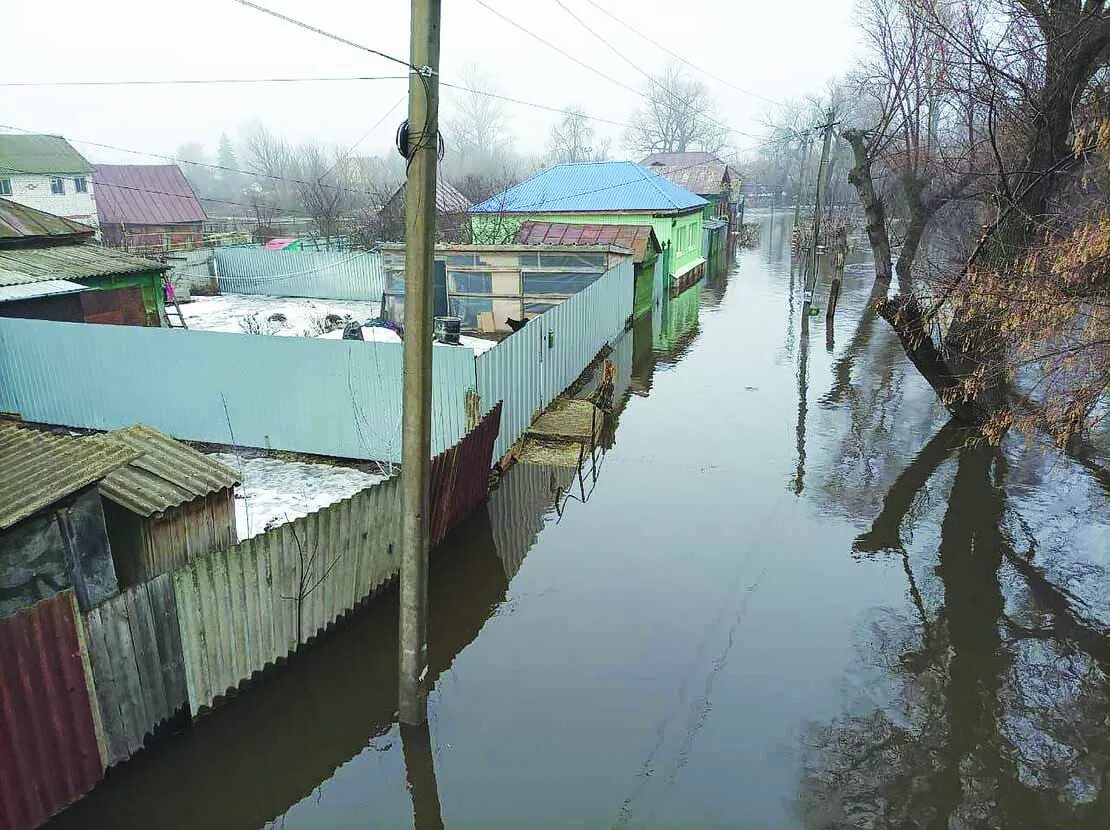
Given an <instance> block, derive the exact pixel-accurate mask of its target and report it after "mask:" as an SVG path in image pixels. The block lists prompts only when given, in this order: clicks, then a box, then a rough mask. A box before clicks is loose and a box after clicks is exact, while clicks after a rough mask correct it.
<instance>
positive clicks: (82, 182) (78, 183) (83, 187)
mask: <svg viewBox="0 0 1110 830" xmlns="http://www.w3.org/2000/svg"><path fill="white" fill-rule="evenodd" d="M73 189H74V190H75V191H76V192H78V193H88V192H89V180H88V179H86V178H85V177H84V176H78V177H77V178H76V179H74V180H73Z"/></svg>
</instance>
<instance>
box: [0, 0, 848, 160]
mask: <svg viewBox="0 0 1110 830" xmlns="http://www.w3.org/2000/svg"><path fill="white" fill-rule="evenodd" d="M486 2H487V3H488V4H489V5H490V6H493V7H495V8H497V9H498V10H500V11H501V12H503V13H504V14H506V15H507V16H509V17H511V18H513V19H515V20H517V21H518V22H520V23H521V24H522V25H524V26H526V27H528V28H529V29H531V30H533V31H535V32H537V33H538V34H540V35H542V36H543V37H544V38H545V39H546V40H549V41H550V42H552V43H554V44H556V45H558V46H559V47H560V48H562V49H563V50H565V51H567V52H570V53H572V54H573V55H575V56H576V57H578V58H580V59H581V60H583V61H585V62H586V63H589V64H591V65H593V66H595V67H597V68H598V69H599V70H601V71H603V72H605V73H606V74H608V75H611V76H612V77H614V78H616V79H618V80H620V81H622V82H624V83H626V84H628V85H630V86H634V87H637V88H638V87H639V86H640V85H641V82H642V81H643V78H642V76H640V75H639V74H638V73H637V72H636V71H635V70H634V69H633V68H632V67H631V66H630V65H629V64H628V63H625V62H624V61H622V60H621V58H620V57H618V56H617V55H615V54H614V53H613V52H612V51H610V50H608V49H606V48H605V46H603V45H602V44H601V42H600V41H598V40H597V39H596V38H595V37H594V36H593V35H591V34H589V33H588V32H587V31H586V30H585V29H583V28H582V27H581V26H580V25H579V24H578V23H577V22H575V20H573V19H572V18H571V17H570V16H569V15H568V14H567V13H566V12H565V11H564V10H563V9H562V8H560V7H559V5H558V4H557V3H556V2H555V0H486ZM563 2H564V4H565V5H566V6H567V7H569V8H570V9H572V10H573V11H574V12H575V13H576V14H578V15H579V16H580V17H581V18H582V19H583V20H584V21H585V22H586V23H588V24H589V25H590V27H591V28H592V29H593V30H594V31H596V32H598V33H599V34H602V35H603V36H604V37H605V39H606V40H607V41H608V42H609V43H611V44H612V45H613V46H614V47H615V48H616V49H617V50H619V51H620V52H621V53H622V54H624V55H626V56H628V57H630V58H632V59H633V60H635V61H636V63H637V64H638V65H639V66H641V67H642V68H643V69H644V70H646V71H649V72H651V71H658V70H659V69H661V68H662V67H663V66H664V64H665V63H666V61H667V56H666V55H665V54H663V53H661V52H660V50H658V49H657V48H656V47H654V46H651V45H650V44H648V43H647V42H645V41H644V40H642V39H641V38H640V37H638V36H637V35H636V34H634V33H633V32H632V31H630V30H628V29H627V28H625V27H623V26H621V25H620V24H618V23H616V22H614V21H613V20H612V19H611V18H608V17H606V16H605V15H603V14H602V13H601V12H600V11H598V9H597V8H596V7H595V6H593V5H591V3H590V2H589V0H563ZM595 2H596V3H597V4H598V5H600V6H602V7H604V8H605V9H607V10H608V11H610V12H611V13H612V14H614V15H615V16H616V17H618V18H620V19H621V20H623V21H626V22H628V23H629V24H631V25H632V26H633V27H635V28H636V29H638V30H639V31H641V32H643V33H644V34H646V35H648V36H649V37H651V38H653V39H655V40H658V41H660V42H662V43H663V44H665V45H666V46H667V47H668V48H670V49H672V50H673V51H675V52H677V53H679V54H681V55H682V56H683V57H685V58H687V59H688V60H690V61H692V62H693V63H695V64H699V65H700V66H702V67H704V68H705V69H707V70H708V71H709V72H711V73H712V74H714V75H716V76H718V77H720V78H723V79H726V80H728V81H729V82H730V83H732V84H735V85H736V86H738V87H742V88H744V89H748V90H752V91H754V92H757V93H759V94H760V95H763V96H766V97H768V98H772V99H776V100H781V99H783V98H795V97H798V96H801V95H804V94H806V93H809V92H812V91H815V90H821V89H823V88H824V86H825V84H826V82H827V81H828V80H829V79H830V78H832V77H834V76H836V75H839V74H841V73H843V71H844V70H845V69H846V67H847V65H848V63H849V62H850V58H851V53H852V52H854V51H855V44H856V42H857V35H856V31H855V29H854V27H853V13H852V0H803V2H786V1H785V0H717V2H704V0H703V2H695V1H694V0H595ZM261 3H262V5H266V6H269V7H270V8H273V9H276V10H278V11H281V12H284V13H285V14H288V15H290V16H292V17H297V18H299V19H302V20H305V21H307V22H310V23H312V24H314V25H316V26H318V27H320V28H323V29H327V30H330V31H334V32H336V33H338V34H342V35H344V36H345V37H347V38H349V39H351V40H355V41H358V42H360V43H364V44H366V45H368V46H372V47H373V48H375V49H379V50H381V51H383V52H387V53H390V54H394V55H397V56H400V57H405V58H407V56H408V20H409V3H408V2H404V0H363V1H362V2H354V1H353V0H314V2H311V3H309V2H304V0H301V2H294V0H261ZM0 5H6V6H8V7H9V8H8V13H7V14H5V15H4V33H3V44H2V47H0V81H4V82H9V83H10V82H40V81H71V80H82V81H94V80H97V81H99V80H124V79H200V78H204V79H213V78H262V77H304V76H327V77H338V76H351V75H355V76H366V75H397V74H398V70H402V68H401V67H398V66H397V65H396V64H392V63H390V62H388V61H385V60H383V59H381V58H378V57H375V56H373V55H370V54H367V53H365V52H361V51H359V50H356V49H353V48H351V47H348V46H344V45H342V44H339V43H335V42H332V41H329V40H326V39H324V38H322V37H320V36H319V35H316V34H313V33H311V32H308V31H304V30H303V29H299V28H297V27H294V26H292V25H290V24H288V23H285V22H282V21H279V20H275V19H273V18H270V17H267V16H266V15H263V14H261V13H259V12H257V11H254V10H251V9H248V8H244V7H243V6H240V5H238V4H236V3H235V2H233V0H189V2H181V1H180V0H176V1H175V2H172V3H171V2H165V1H164V0H96V2H83V1H82V2H78V0H61V1H60V2H53V3H39V2H33V0H0ZM13 5H17V6H18V11H17V12H15V13H13V11H12V9H11V6H13ZM443 6H444V10H443V43H442V49H443V54H442V76H443V79H444V80H445V81H452V80H455V81H457V80H459V79H460V77H461V74H462V72H463V69H464V67H465V66H466V65H467V64H476V65H478V66H479V67H481V69H482V70H483V71H484V72H486V73H487V74H488V75H489V76H491V77H492V78H493V79H494V83H495V85H496V87H497V89H498V91H499V92H501V93H502V94H504V95H508V96H512V97H516V98H523V99H527V100H530V101H535V102H539V103H543V104H546V105H549V106H555V107H568V106H579V107H582V108H584V109H585V110H586V111H587V112H588V113H590V114H591V115H598V116H602V117H606V118H610V119H614V120H617V121H627V119H628V117H629V115H630V113H631V112H632V110H633V109H634V108H635V107H636V106H637V104H638V103H639V99H637V98H636V97H635V96H634V95H633V94H632V93H631V92H629V91H628V90H626V89H622V88H621V87H620V86H617V85H615V84H612V83H610V82H608V81H606V80H603V79H602V78H600V77H598V76H596V75H594V74H592V73H591V72H589V71H587V70H586V69H584V68H582V67H580V66H576V65H575V64H574V63H572V62H571V61H569V60H568V59H567V58H565V57H563V56H562V55H559V54H558V53H556V52H555V51H553V50H550V49H548V48H547V47H545V46H543V45H541V44H540V43H538V42H536V41H535V40H533V39H532V38H530V37H528V36H527V35H525V34H524V33H522V32H520V31H519V30H517V29H514V28H513V27H512V26H511V25H510V24H508V23H506V22H504V21H503V20H500V19H499V18H497V17H496V16H495V15H493V14H492V13H491V12H489V11H488V10H486V9H485V8H483V7H482V6H481V5H479V4H478V3H477V2H476V1H475V0H444V3H443ZM402 71H403V70H402ZM695 74H696V73H695ZM700 77H701V78H702V80H704V81H705V82H706V83H707V84H708V85H709V87H710V89H711V90H712V92H713V94H714V95H715V96H716V99H717V101H718V103H719V105H720V109H721V112H722V113H723V116H724V120H725V121H727V123H728V124H729V125H730V126H732V127H734V128H736V129H738V130H741V131H747V132H752V133H756V132H758V131H759V129H760V119H761V117H762V116H763V114H764V113H765V111H766V109H767V107H768V105H767V104H766V103H765V102H764V101H761V100H759V99H758V98H755V97H753V96H751V95H746V94H744V93H742V92H739V91H737V90H736V89H733V88H730V87H729V86H726V85H725V84H722V83H719V82H718V81H715V80H712V79H710V78H707V77H705V76H700ZM406 89H407V86H406V82H405V81H404V80H378V81H350V82H331V83H304V84H258V85H227V86H224V85H208V86H158V87H83V88H57V87H34V88H12V87H2V86H0V123H2V124H10V125H12V126H15V127H19V128H24V129H29V130H33V131H36V132H52V133H59V134H62V135H65V136H66V137H68V138H70V139H71V140H73V141H74V143H75V144H76V146H77V147H78V149H79V150H80V151H81V152H82V153H84V154H85V155H86V156H87V157H88V158H89V159H90V160H91V161H94V162H95V161H104V162H122V161H128V162H132V163H143V162H156V161H157V159H154V158H151V157H149V156H142V155H126V154H121V153H118V152H114V151H111V150H105V149H101V148H97V147H95V146H91V145H89V144H85V143H82V142H81V140H82V139H83V140H86V141H92V142H100V143H103V144H113V145H119V146H121V147H125V148H128V149H136V150H141V151H146V152H152V153H165V154H172V153H173V152H174V150H175V149H176V148H177V147H178V146H179V145H181V144H183V143H185V142H187V141H200V142H203V143H204V144H205V145H206V146H207V147H208V148H209V150H210V151H213V152H214V150H215V147H216V143H217V141H218V138H219V135H220V133H221V131H226V132H228V133H229V134H231V135H232V136H235V135H236V134H237V132H238V129H239V127H240V126H241V125H242V124H243V123H244V122H248V121H251V120H253V119H259V120H261V121H263V122H264V123H265V124H266V125H267V126H269V127H270V128H271V129H273V130H275V131H277V132H279V133H282V134H284V135H286V136H287V137H289V138H290V139H292V140H295V141H300V140H306V139H318V140H321V141H324V142H326V143H329V144H331V143H335V144H342V145H345V146H349V145H352V144H354V142H355V141H356V140H358V139H359V138H360V137H362V136H363V135H364V134H365V133H366V131H367V129H369V127H370V126H371V125H372V124H373V123H374V122H376V121H378V120H379V119H380V118H382V117H383V116H384V115H386V113H387V112H388V111H389V110H390V108H391V107H393V106H394V105H396V104H398V102H400V101H401V100H402V99H403V97H404V95H405V94H406ZM452 94H453V93H452V92H451V91H450V90H445V91H444V103H443V106H442V113H443V114H444V115H445V116H446V115H447V114H448V113H449V112H450V106H451V95H452ZM507 106H508V107H509V115H510V121H511V124H512V133H513V136H514V139H515V144H516V146H517V148H518V149H519V151H520V152H522V153H535V152H540V151H542V150H543V148H544V145H545V142H546V136H547V132H548V130H549V129H550V126H551V124H552V122H553V121H554V119H555V118H556V116H554V115H551V114H547V113H544V112H541V111H538V110H535V109H532V108H528V107H522V106H518V105H507ZM403 117H404V106H403V105H400V106H397V107H396V108H395V109H394V110H393V111H392V113H391V114H389V115H388V117H386V118H385V120H384V121H383V122H382V124H381V126H380V127H378V128H377V129H376V130H374V131H372V132H371V134H370V135H368V136H367V137H366V138H365V139H364V140H363V141H362V143H361V144H360V145H359V150H360V151H361V152H366V153H371V152H377V151H380V150H382V149H385V148H386V147H388V146H390V144H391V141H392V134H393V132H394V130H395V128H396V126H397V124H398V123H399V121H400V120H401V119H402V118H403ZM599 129H601V130H602V132H604V133H605V134H607V135H610V136H611V137H612V139H613V146H614V148H615V149H617V151H618V153H619V152H620V151H621V150H622V149H623V147H622V141H621V138H622V130H621V129H620V128H618V127H600V128H599ZM445 137H446V138H447V140H448V143H449V142H450V136H445ZM733 143H734V145H735V146H737V147H739V148H744V147H750V146H751V145H752V144H753V143H755V142H754V141H753V139H752V138H750V137H747V136H744V135H741V134H735V135H734V136H733Z"/></svg>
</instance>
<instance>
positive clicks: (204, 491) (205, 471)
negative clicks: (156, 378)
mask: <svg viewBox="0 0 1110 830" xmlns="http://www.w3.org/2000/svg"><path fill="white" fill-rule="evenodd" d="M85 440H86V441H89V442H92V443H94V444H97V443H100V444H119V445H123V446H126V447H128V448H129V449H131V450H133V451H135V452H137V453H139V455H138V456H137V457H136V458H135V459H134V460H132V461H131V462H129V463H128V464H126V465H125V466H123V467H120V468H119V469H117V470H114V471H112V472H111V473H109V474H108V475H107V476H105V477H104V479H103V480H102V481H101V482H100V494H101V495H102V496H104V497H105V498H107V499H110V500H111V501H113V502H115V503H116V504H118V505H119V506H120V507H123V508H125V509H127V510H130V511H131V512H132V513H136V514H138V515H140V516H152V515H154V514H155V513H161V512H163V511H165V510H168V509H170V508H171V507H177V506H178V505H181V504H185V503H186V502H189V501H192V500H193V499H196V498H202V497H204V496H207V495H209V494H211V493H217V492H219V491H220V490H225V489H227V488H229V487H234V486H235V485H236V484H238V483H239V477H238V476H237V475H236V474H235V472H234V471H233V470H232V469H231V468H230V467H228V466H226V465H224V464H221V463H220V462H219V461H216V460H214V459H212V458H209V457H208V456H206V455H204V453H201V452H197V451H196V450H194V449H193V448H192V447H190V446H187V445H186V444H183V443H181V442H180V441H175V440H174V439H173V438H170V437H169V436H167V435H163V434H162V433H161V432H159V431H158V430H156V429H151V428H150V427H148V426H143V425H142V424H136V425H134V426H130V427H127V428H125V429H117V430H114V431H112V432H108V433H105V434H103V435H94V436H90V437H89V438H86V439H85Z"/></svg>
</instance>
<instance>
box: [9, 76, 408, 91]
mask: <svg viewBox="0 0 1110 830" xmlns="http://www.w3.org/2000/svg"><path fill="white" fill-rule="evenodd" d="M407 78H408V76H407V75H352V76H349V77H340V78H334V77H332V78H323V77H316V78H312V77H309V78H166V79H151V80H118V81H5V82H0V87H7V88H17V87H28V88H37V87H97V86H105V87H107V86H207V85H216V84H308V83H323V82H335V81H404V80H406V79H407Z"/></svg>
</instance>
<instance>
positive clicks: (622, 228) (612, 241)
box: [513, 221, 662, 263]
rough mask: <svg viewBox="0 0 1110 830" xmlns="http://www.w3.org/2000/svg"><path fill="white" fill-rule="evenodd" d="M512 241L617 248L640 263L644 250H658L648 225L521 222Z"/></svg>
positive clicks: (658, 247)
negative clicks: (627, 249)
mask: <svg viewBox="0 0 1110 830" xmlns="http://www.w3.org/2000/svg"><path fill="white" fill-rule="evenodd" d="M513 242H515V243H517V244H519V245H619V246H621V247H622V248H630V249H631V250H632V251H633V257H632V261H633V262H635V263H641V262H643V261H644V259H645V257H646V256H647V253H648V249H649V248H650V249H651V251H653V252H654V253H656V254H658V253H659V252H660V251H661V250H662V248H661V247H660V245H659V240H657V239H656V238H655V231H654V230H652V227H651V225H573V224H570V223H567V222H533V221H529V222H525V223H524V224H522V225H521V226H520V230H518V231H517V232H516V237H515V238H514V239H513Z"/></svg>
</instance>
